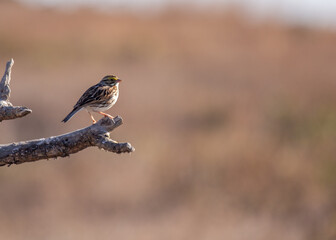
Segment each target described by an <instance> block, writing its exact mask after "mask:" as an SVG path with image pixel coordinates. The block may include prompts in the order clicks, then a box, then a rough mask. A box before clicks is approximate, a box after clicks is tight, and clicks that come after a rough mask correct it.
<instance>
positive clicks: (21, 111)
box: [0, 59, 32, 122]
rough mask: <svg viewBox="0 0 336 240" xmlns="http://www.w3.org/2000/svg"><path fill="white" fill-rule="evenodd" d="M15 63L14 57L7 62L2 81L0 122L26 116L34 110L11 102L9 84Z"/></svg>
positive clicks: (0, 86) (0, 89)
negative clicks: (14, 105)
mask: <svg viewBox="0 0 336 240" xmlns="http://www.w3.org/2000/svg"><path fill="white" fill-rule="evenodd" d="M13 64H14V60H13V59H11V60H10V61H9V62H7V64H6V70H5V73H4V75H3V77H2V79H1V82H0V122H1V121H2V120H9V119H14V118H19V117H24V116H26V115H27V114H29V113H31V112H32V110H30V109H29V108H26V107H21V106H19V107H13V105H12V104H11V103H10V102H9V96H10V92H11V90H10V87H9V84H10V80H11V71H12V67H13Z"/></svg>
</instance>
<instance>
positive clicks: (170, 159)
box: [0, 1, 336, 240]
mask: <svg viewBox="0 0 336 240" xmlns="http://www.w3.org/2000/svg"><path fill="white" fill-rule="evenodd" d="M335 43H336V33H334V32H332V31H326V30H319V29H309V28H308V27H302V26H285V25H282V24H280V23H277V22H271V21H268V22H258V23H256V22H253V23H251V22H249V20H248V18H247V17H245V16H242V15H241V14H240V13H239V11H238V12H233V11H229V10H228V11H224V10H223V12H220V11H216V12H211V11H209V12H196V11H194V12H193V11H185V10H182V9H177V10H167V11H163V12H161V13H150V14H149V13H146V12H142V13H129V12H120V11H119V12H117V11H115V12H114V11H112V12H110V13H102V12H95V11H94V10H90V9H80V10H76V11H56V10H53V9H38V8H28V7H25V6H21V5H18V4H15V3H11V2H7V1H2V2H0V66H1V68H3V69H4V67H5V63H6V61H7V60H8V59H10V58H12V57H13V58H14V60H15V65H14V67H13V73H12V83H11V86H12V95H11V101H12V102H13V104H16V105H20V104H22V105H26V106H27V107H29V108H31V109H32V110H33V113H32V114H30V115H29V116H27V117H25V118H22V119H18V120H14V121H6V122H2V123H1V124H0V133H1V134H0V141H1V143H9V142H13V141H20V140H26V139H32V138H40V137H47V136H51V135H58V134H62V133H65V132H67V131H72V130H75V129H78V128H81V127H84V126H87V125H89V124H91V120H90V118H89V115H88V114H87V113H85V112H84V111H83V112H81V113H79V114H78V115H76V117H74V118H73V119H71V121H70V122H69V123H67V124H63V123H61V120H62V119H63V117H64V116H65V115H66V114H67V113H68V112H69V111H70V110H71V108H72V106H73V105H74V104H75V102H76V101H77V99H78V98H79V96H80V95H81V93H82V92H83V91H84V90H86V89H87V88H88V87H89V86H91V85H92V84H95V83H96V82H98V81H99V80H100V78H102V77H103V76H104V75H105V74H108V73H114V74H117V75H118V76H119V77H120V78H121V79H123V80H124V81H123V82H122V84H121V90H120V91H121V92H120V98H119V101H118V103H117V104H116V106H115V107H113V108H112V109H111V110H110V111H109V113H110V114H112V115H121V116H122V117H123V118H124V122H125V124H124V125H122V126H121V127H120V128H118V129H116V130H115V131H114V132H113V133H112V138H114V139H116V140H119V141H126V140H127V141H129V142H131V143H132V144H133V145H134V146H135V148H136V152H135V153H133V154H132V155H121V156H120V155H115V154H111V153H105V152H103V151H99V150H97V149H89V150H85V151H83V152H80V153H78V154H76V155H74V156H71V157H70V158H66V159H59V160H56V161H54V160H50V161H40V162H36V163H32V164H23V165H20V166H11V167H10V168H1V169H0V189H1V195H0V204H1V206H2V207H1V210H0V233H1V238H2V239H36V240H39V239H139V240H141V239H146V240H147V239H153V240H154V239H212V240H214V239H230V240H235V239H237V240H240V239H258V240H259V239H275V240H276V239H279V240H280V239H281V240H282V239H287V240H289V239H293V240H294V239H295V240H300V239H302V240H319V239H335V238H336V207H335V206H336V94H335V92H336V67H335V66H334V65H335V62H336V44H335Z"/></svg>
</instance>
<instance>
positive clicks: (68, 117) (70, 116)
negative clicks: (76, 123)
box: [62, 108, 82, 122]
mask: <svg viewBox="0 0 336 240" xmlns="http://www.w3.org/2000/svg"><path fill="white" fill-rule="evenodd" d="M81 109H82V108H74V109H73V110H72V111H71V112H70V113H69V114H68V116H66V117H65V118H64V119H63V120H62V122H67V121H69V119H70V118H72V117H73V115H75V114H76V113H77V112H78V111H79V110H81Z"/></svg>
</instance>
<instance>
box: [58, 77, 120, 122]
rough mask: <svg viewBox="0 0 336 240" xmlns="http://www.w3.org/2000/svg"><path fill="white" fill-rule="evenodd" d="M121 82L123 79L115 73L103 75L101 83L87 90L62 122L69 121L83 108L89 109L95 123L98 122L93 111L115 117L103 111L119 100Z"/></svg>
mask: <svg viewBox="0 0 336 240" xmlns="http://www.w3.org/2000/svg"><path fill="white" fill-rule="evenodd" d="M119 82H121V79H119V78H118V77H117V76H114V75H107V76H105V77H103V79H102V80H101V81H100V82H99V83H97V84H96V85H94V86H92V87H90V88H89V89H88V90H86V91H85V93H84V94H83V95H82V96H81V97H80V99H79V100H78V102H77V103H76V104H75V106H74V108H73V110H72V111H71V112H70V113H69V114H68V115H67V116H66V117H65V118H64V119H63V120H62V122H67V121H68V120H69V119H70V118H72V116H73V115H75V114H76V113H77V112H78V111H80V110H82V109H83V108H85V109H86V110H87V111H88V113H89V114H90V116H91V119H92V121H93V123H96V120H95V119H94V118H93V116H92V114H91V112H97V113H100V114H102V115H104V116H107V117H109V118H113V117H112V116H111V115H109V114H106V113H103V112H102V111H106V110H107V109H110V108H111V107H112V106H113V105H114V104H115V103H116V102H117V100H118V96H119Z"/></svg>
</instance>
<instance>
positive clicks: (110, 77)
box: [100, 75, 121, 86]
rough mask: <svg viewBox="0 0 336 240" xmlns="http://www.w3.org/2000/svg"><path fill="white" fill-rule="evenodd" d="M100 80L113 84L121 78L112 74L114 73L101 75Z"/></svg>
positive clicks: (106, 83)
mask: <svg viewBox="0 0 336 240" xmlns="http://www.w3.org/2000/svg"><path fill="white" fill-rule="evenodd" d="M100 82H101V83H103V84H105V85H109V86H115V85H117V84H118V83H119V82H121V79H120V78H118V77H117V76H114V75H107V76H105V77H103V79H102V80H101V81H100Z"/></svg>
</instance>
